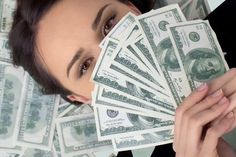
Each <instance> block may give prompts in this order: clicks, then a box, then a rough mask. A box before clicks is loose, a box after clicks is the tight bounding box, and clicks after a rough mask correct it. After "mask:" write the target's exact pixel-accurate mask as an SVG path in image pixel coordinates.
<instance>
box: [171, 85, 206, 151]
mask: <svg viewBox="0 0 236 157" xmlns="http://www.w3.org/2000/svg"><path fill="white" fill-rule="evenodd" d="M207 90H208V85H207V84H205V83H204V84H202V85H201V86H199V87H198V88H197V89H196V90H195V91H194V92H193V93H192V94H190V95H189V96H188V97H187V98H186V99H185V100H184V101H183V102H182V103H181V104H180V106H179V107H178V108H177V109H176V114H175V127H174V143H173V149H174V150H175V151H177V149H178V148H177V145H178V143H179V136H180V135H179V134H180V133H181V131H180V128H181V127H182V125H181V120H182V115H183V113H184V112H185V111H186V110H187V109H188V108H189V107H191V106H193V105H194V104H196V103H198V102H199V101H200V100H201V99H202V98H204V97H205V96H206V93H207Z"/></svg>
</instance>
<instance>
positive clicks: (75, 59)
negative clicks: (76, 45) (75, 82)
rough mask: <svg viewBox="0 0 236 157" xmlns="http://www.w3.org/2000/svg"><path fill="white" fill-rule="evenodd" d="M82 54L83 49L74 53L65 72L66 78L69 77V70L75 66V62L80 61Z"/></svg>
mask: <svg viewBox="0 0 236 157" xmlns="http://www.w3.org/2000/svg"><path fill="white" fill-rule="evenodd" d="M83 52H84V49H83V48H80V49H79V50H78V51H77V52H76V53H75V55H74V57H73V58H72V60H71V61H70V63H69V64H68V66H67V70H66V73H67V77H69V74H70V70H71V68H72V67H73V65H74V64H75V62H76V61H77V60H79V59H80V57H81V54H82V53H83Z"/></svg>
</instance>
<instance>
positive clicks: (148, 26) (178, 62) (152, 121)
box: [92, 5, 228, 151]
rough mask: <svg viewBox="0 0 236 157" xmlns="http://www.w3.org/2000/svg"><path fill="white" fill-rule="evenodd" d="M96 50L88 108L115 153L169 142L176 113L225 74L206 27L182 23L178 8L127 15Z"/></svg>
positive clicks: (198, 22)
mask: <svg viewBox="0 0 236 157" xmlns="http://www.w3.org/2000/svg"><path fill="white" fill-rule="evenodd" d="M100 47H101V48H102V51H101V55H100V56H99V59H98V61H97V64H96V66H95V69H94V72H93V74H92V81H94V82H95V84H96V87H95V89H94V91H93V94H92V95H93V103H92V105H93V107H94V114H95V120H96V127H97V134H98V139H99V140H109V139H110V140H112V144H113V147H114V149H115V150H117V151H119V150H127V149H137V148H143V147H147V146H155V145H159V144H164V143H170V142H172V139H173V131H172V129H173V124H174V121H173V119H174V113H175V109H176V107H177V106H178V105H179V104H180V103H181V102H182V100H183V99H184V98H186V97H187V96H188V95H189V94H190V93H191V91H193V90H194V89H195V88H196V87H197V86H199V85H200V84H201V83H203V82H207V81H209V80H211V79H213V78H215V77H217V76H220V75H222V74H223V73H225V72H226V70H227V69H228V67H227V64H226V62H225V60H224V56H223V53H222V51H221V48H220V46H219V44H218V42H217V38H216V35H215V33H214V32H213V30H212V29H211V27H210V25H209V23H208V21H202V20H196V21H189V22H186V19H185V17H184V15H183V13H182V12H181V10H180V8H179V7H178V5H170V6H167V7H164V8H161V9H158V10H153V11H151V12H148V13H146V14H143V15H140V16H135V15H133V14H132V13H129V14H127V15H126V16H125V17H124V18H123V19H122V20H121V21H120V22H119V23H118V24H117V25H116V26H115V28H114V29H113V30H112V31H111V32H110V33H109V34H108V36H107V37H106V38H105V39H104V40H103V41H102V43H101V44H100Z"/></svg>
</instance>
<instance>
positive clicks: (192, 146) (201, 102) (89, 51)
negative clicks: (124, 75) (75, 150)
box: [10, 0, 236, 157]
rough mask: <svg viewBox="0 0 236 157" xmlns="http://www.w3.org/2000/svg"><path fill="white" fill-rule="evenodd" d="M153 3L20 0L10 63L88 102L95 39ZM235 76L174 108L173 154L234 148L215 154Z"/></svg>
mask: <svg viewBox="0 0 236 157" xmlns="http://www.w3.org/2000/svg"><path fill="white" fill-rule="evenodd" d="M152 3H153V2H152V1H149V0H145V1H134V0H132V1H129V0H96V1H94V0H86V1H84V0H60V1H59V0H18V5H17V10H16V13H15V16H14V23H13V26H12V30H11V33H10V45H11V48H12V52H13V62H14V64H16V65H21V66H23V67H24V68H25V70H27V71H28V72H29V73H30V74H31V75H32V76H33V78H34V79H35V80H36V81H38V82H39V83H40V84H41V85H42V86H43V87H44V91H45V92H47V93H53V94H61V95H62V96H64V97H66V98H68V99H69V100H70V101H72V102H82V103H86V102H89V101H90V99H91V95H90V94H91V91H92V90H93V84H92V83H91V82H89V79H90V75H91V73H92V71H93V68H94V65H95V64H96V60H97V58H98V56H99V53H100V49H99V47H98V45H99V43H100V42H101V40H102V39H103V38H104V37H105V36H106V35H107V34H108V33H109V31H110V30H111V29H112V28H113V27H114V25H115V24H116V23H117V22H118V21H119V20H120V19H121V18H122V17H123V16H124V15H125V14H126V13H128V12H129V11H131V12H133V13H134V14H136V15H138V14H141V13H144V12H146V11H148V10H149V9H150V8H151V6H152V5H151V4H152ZM16 36H17V38H15V37H16ZM235 80H236V70H231V71H230V72H228V73H227V74H225V75H223V76H221V77H220V78H218V79H216V80H214V81H212V82H210V83H209V84H208V85H206V84H204V85H203V86H201V87H199V88H198V89H197V90H196V91H195V92H193V93H192V94H191V95H190V96H189V97H188V98H187V99H186V100H185V101H184V102H183V104H182V105H181V106H180V107H179V108H178V109H177V114H176V125H175V141H174V149H175V151H176V155H177V156H181V157H185V156H188V157H200V156H208V157H216V156H219V155H221V154H223V155H226V153H232V151H231V149H230V147H228V146H226V148H227V150H226V149H223V151H219V153H218V152H217V151H216V150H217V149H218V148H217V144H219V145H218V146H219V149H218V150H222V149H220V148H222V147H223V146H225V143H224V142H222V140H219V138H220V137H221V136H222V135H223V134H225V133H226V132H228V131H230V130H232V129H233V128H234V127H235V126H236V124H235V123H236V122H235V115H234V112H232V111H233V109H234V108H235V107H236V101H233V100H234V99H236V98H235V97H236V94H234V93H236V89H234V88H232V87H233V86H232V84H233V82H234V81H235ZM213 92H214V94H212V93H213ZM207 95H209V96H207ZM219 104H220V105H219ZM226 114H227V115H226ZM210 122H211V125H210V126H209V125H207V124H209V123H210ZM223 124H224V125H223ZM206 125H207V127H206ZM189 127H191V128H192V129H188V128H189ZM186 137H188V138H186ZM202 137H203V138H202ZM219 141H220V142H219ZM189 150H191V151H189ZM233 155H235V154H233Z"/></svg>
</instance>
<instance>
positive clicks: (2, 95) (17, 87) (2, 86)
mask: <svg viewBox="0 0 236 157" xmlns="http://www.w3.org/2000/svg"><path fill="white" fill-rule="evenodd" d="M24 78H25V72H24V70H23V69H22V68H16V67H14V66H12V65H9V64H6V63H4V62H0V148H2V149H3V148H15V147H16V143H15V141H16V136H17V131H18V129H19V125H18V124H17V121H18V119H19V116H20V112H19V110H18V109H19V105H20V104H19V101H20V98H21V97H22V87H23V82H24Z"/></svg>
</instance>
